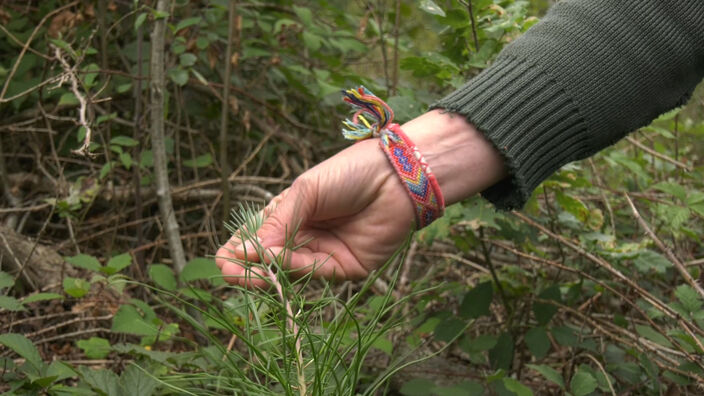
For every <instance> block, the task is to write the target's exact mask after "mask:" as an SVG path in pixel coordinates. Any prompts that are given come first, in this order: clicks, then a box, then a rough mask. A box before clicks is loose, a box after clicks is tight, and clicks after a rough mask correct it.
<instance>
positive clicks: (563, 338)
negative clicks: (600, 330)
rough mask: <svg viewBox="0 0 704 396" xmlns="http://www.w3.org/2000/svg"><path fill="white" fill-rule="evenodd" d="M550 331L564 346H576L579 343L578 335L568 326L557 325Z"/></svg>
mask: <svg viewBox="0 0 704 396" xmlns="http://www.w3.org/2000/svg"><path fill="white" fill-rule="evenodd" d="M550 333H551V334H552V336H553V337H555V341H557V343H558V344H560V345H563V346H576V345H577V341H578V338H577V335H576V334H575V333H574V331H573V330H572V329H571V328H569V327H567V326H557V327H555V328H553V329H552V330H550Z"/></svg>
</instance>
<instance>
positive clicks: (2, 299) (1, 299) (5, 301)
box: [0, 295, 25, 312]
mask: <svg viewBox="0 0 704 396" xmlns="http://www.w3.org/2000/svg"><path fill="white" fill-rule="evenodd" d="M0 308H1V309H6V310H8V311H12V312H19V311H25V308H24V306H23V305H22V303H21V302H20V301H19V300H18V299H16V298H14V297H12V296H3V295H0Z"/></svg>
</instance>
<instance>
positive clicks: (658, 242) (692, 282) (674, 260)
mask: <svg viewBox="0 0 704 396" xmlns="http://www.w3.org/2000/svg"><path fill="white" fill-rule="evenodd" d="M623 196H624V197H625V198H626V202H628V205H629V206H630V207H631V212H633V216H634V217H635V218H636V220H638V224H640V226H641V227H643V229H644V230H645V233H646V234H648V236H649V237H650V239H652V240H653V242H655V245H656V246H657V247H658V249H660V250H661V251H662V252H663V253H665V256H667V258H668V259H669V260H670V262H672V264H674V266H675V268H677V271H679V273H680V275H682V278H684V281H685V282H687V284H688V285H690V286H691V287H692V288H693V289H694V290H696V291H697V293H699V295H700V296H702V297H704V289H702V287H701V286H700V285H699V283H697V281H696V280H694V278H692V275H690V273H689V271H687V268H686V267H685V266H684V264H682V262H681V261H680V260H679V259H678V258H677V256H675V254H674V253H673V252H672V250H671V249H670V248H668V247H667V246H665V244H664V243H663V242H662V241H661V240H660V238H658V236H657V235H655V233H654V232H653V230H651V229H650V227H649V226H648V223H647V222H646V221H645V220H643V218H642V217H641V215H640V213H639V212H638V209H636V206H635V205H634V204H633V201H631V198H630V197H629V196H628V194H625V193H624V194H623Z"/></svg>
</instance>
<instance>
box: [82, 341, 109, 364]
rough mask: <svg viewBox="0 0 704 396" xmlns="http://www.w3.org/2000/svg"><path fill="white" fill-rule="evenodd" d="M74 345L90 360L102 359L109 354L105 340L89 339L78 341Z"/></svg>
mask: <svg viewBox="0 0 704 396" xmlns="http://www.w3.org/2000/svg"><path fill="white" fill-rule="evenodd" d="M76 345H77V346H78V347H79V348H81V349H82V350H83V354H85V355H86V356H87V357H88V358H90V359H103V358H105V357H106V356H108V355H109V354H110V342H109V341H108V340H106V339H105V338H101V337H91V338H89V339H87V340H78V341H77V342H76Z"/></svg>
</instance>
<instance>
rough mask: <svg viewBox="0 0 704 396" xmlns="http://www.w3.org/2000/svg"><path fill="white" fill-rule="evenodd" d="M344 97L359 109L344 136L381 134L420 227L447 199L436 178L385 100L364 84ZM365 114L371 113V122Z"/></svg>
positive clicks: (435, 215) (438, 212)
mask: <svg viewBox="0 0 704 396" xmlns="http://www.w3.org/2000/svg"><path fill="white" fill-rule="evenodd" d="M343 94H344V101H345V102H347V103H349V104H350V105H352V106H353V107H354V108H355V109H357V111H356V112H355V113H354V115H353V116H352V119H351V120H349V119H347V120H345V121H344V122H343V124H344V125H345V127H347V129H344V128H343V130H342V134H343V135H344V136H345V138H347V139H350V140H364V139H367V138H370V137H380V138H381V139H380V141H379V145H380V146H381V149H382V150H383V151H384V153H385V154H386V156H387V158H388V159H389V162H391V165H392V166H393V167H394V169H395V170H396V173H397V174H398V176H399V178H400V179H401V182H403V185H404V187H405V188H406V191H407V192H408V195H409V197H410V198H411V201H412V203H413V207H414V209H415V214H416V227H417V228H418V229H421V228H423V227H425V226H427V225H429V224H430V223H432V222H433V221H435V220H436V219H437V218H439V217H441V216H442V215H443V212H444V211H445V200H444V198H443V196H442V192H441V191H440V186H439V184H438V181H437V179H436V178H435V176H434V175H433V172H432V171H431V170H430V166H429V165H428V164H427V163H426V162H425V159H424V158H423V155H422V154H421V153H420V151H418V148H417V147H416V145H415V144H413V142H412V141H411V139H410V138H409V137H408V136H406V134H405V133H404V132H403V131H402V130H401V127H400V126H399V125H398V124H395V123H393V122H392V121H393V119H394V112H393V110H391V108H390V107H389V105H387V104H386V103H385V102H384V101H383V100H381V99H379V98H378V97H377V96H375V95H374V94H373V93H371V91H369V90H368V89H366V88H364V87H359V88H357V89H348V90H346V91H343ZM365 115H367V116H368V117H370V118H371V119H372V120H373V122H372V123H370V122H369V120H367V118H365Z"/></svg>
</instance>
